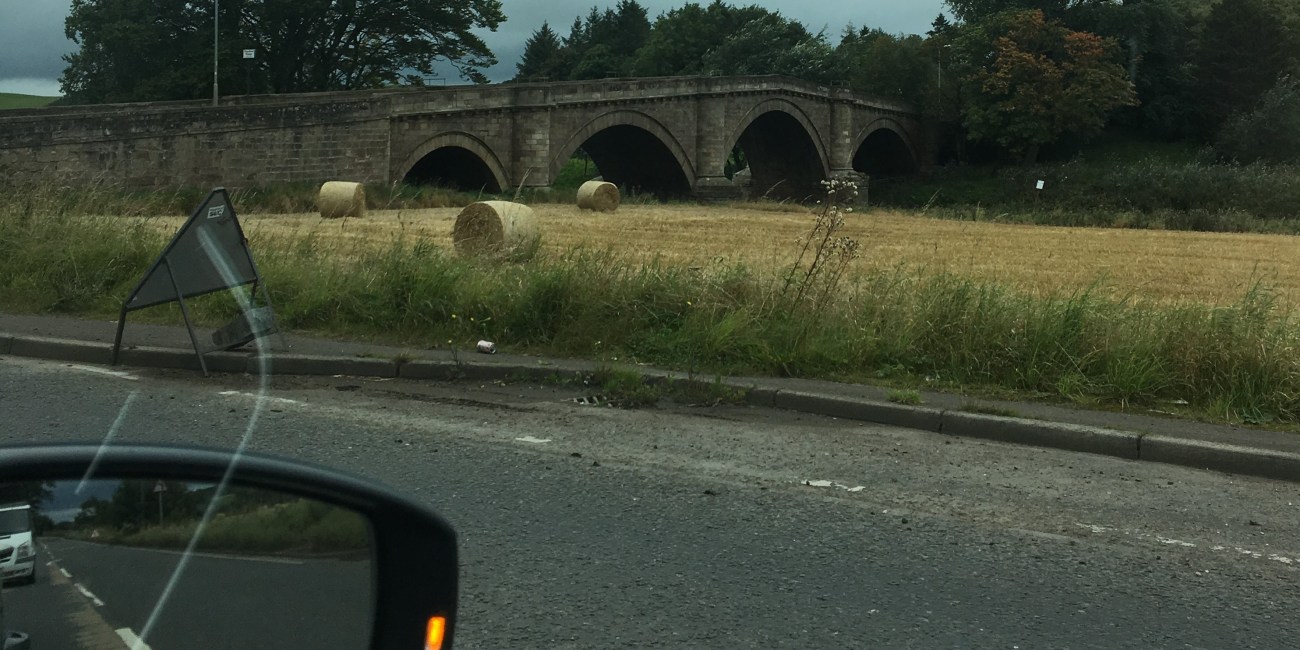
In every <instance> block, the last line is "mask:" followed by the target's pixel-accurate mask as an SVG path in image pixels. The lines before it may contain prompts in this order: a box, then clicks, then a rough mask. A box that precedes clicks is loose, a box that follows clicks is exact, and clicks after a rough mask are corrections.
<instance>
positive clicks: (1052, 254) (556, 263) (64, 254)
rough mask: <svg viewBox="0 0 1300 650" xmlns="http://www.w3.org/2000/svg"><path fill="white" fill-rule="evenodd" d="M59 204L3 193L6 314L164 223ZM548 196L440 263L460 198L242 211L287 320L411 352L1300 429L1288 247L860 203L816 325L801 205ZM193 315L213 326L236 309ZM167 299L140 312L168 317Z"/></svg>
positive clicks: (111, 259)
mask: <svg viewBox="0 0 1300 650" xmlns="http://www.w3.org/2000/svg"><path fill="white" fill-rule="evenodd" d="M58 194H59V193H58V192H56V191H46V192H44V193H40V192H35V193H33V192H27V193H15V192H9V193H5V194H3V198H0V246H3V247H4V250H5V251H6V255H5V256H4V257H2V258H0V307H3V308H4V309H6V310H11V311H31V312H55V313H70V314H79V315H87V316H98V317H104V316H107V317H112V315H113V314H116V312H117V309H118V308H119V307H120V301H121V299H122V296H124V295H125V293H126V292H127V291H128V290H129V289H130V287H131V286H132V285H133V284H134V283H135V282H136V281H137V280H138V279H139V277H140V274H141V273H142V272H143V271H144V269H145V268H146V267H147V266H148V264H149V263H150V262H152V260H153V258H154V256H156V255H157V253H158V251H159V250H161V248H162V246H163V245H164V244H165V242H166V240H167V238H168V237H169V236H170V234H171V232H173V231H174V229H175V227H176V226H177V225H178V224H179V221H180V220H179V219H177V218H175V217H172V218H167V219H164V218H158V217H146V216H139V215H141V214H142V212H141V210H139V209H137V210H134V211H128V214H134V215H136V216H127V217H105V216H84V215H86V214H88V213H91V214H98V213H100V212H96V210H101V209H100V208H98V207H96V208H95V210H92V209H91V208H92V207H94V206H98V205H100V204H99V203H97V202H96V201H95V200H94V197H89V198H87V199H86V202H85V204H78V205H74V206H69V203H68V201H69V200H68V199H67V197H64V196H58ZM115 196H117V195H116V194H111V193H110V194H108V195H107V199H106V201H108V202H111V200H116V199H114V198H113V197H115ZM552 209H553V210H555V212H545V211H543V212H542V213H541V217H542V218H543V219H544V223H546V224H547V225H546V228H547V231H546V235H545V240H544V241H545V243H544V246H543V249H542V250H541V251H539V252H538V255H537V257H536V258H535V259H533V260H531V261H529V262H526V263H505V262H499V261H498V262H493V263H484V262H475V261H472V260H464V259H460V258H458V257H456V256H455V255H453V254H451V253H450V230H451V229H450V218H454V211H450V212H452V215H451V216H450V217H448V216H445V215H443V214H442V213H435V214H432V215H428V214H403V215H394V214H391V213H390V214H388V215H386V216H385V215H381V216H378V217H374V218H367V219H364V220H344V221H346V223H323V222H321V221H320V220H319V218H316V219H311V218H309V217H282V216H267V217H263V218H259V217H257V216H246V218H245V221H246V224H245V225H246V227H247V228H248V230H249V232H250V237H252V239H253V250H254V254H255V255H256V256H257V258H258V262H259V265H260V266H261V267H262V270H263V272H264V274H265V275H266V277H267V279H268V282H269V285H270V287H271V290H272V291H273V292H274V300H275V303H276V306H277V309H278V311H279V316H280V318H281V321H282V323H283V324H284V325H285V326H286V327H288V328H290V329H293V330H297V331H302V332H308V333H320V334H326V335H331V336H342V337H347V336H364V337H366V338H367V339H369V340H376V341H380V340H388V341H391V342H394V343H400V344H404V345H420V346H422V347H441V346H443V345H446V343H447V341H454V342H456V343H457V344H459V345H462V346H464V345H472V344H473V342H475V341H477V340H479V339H487V340H492V341H495V342H496V343H497V344H498V345H499V346H500V347H501V348H502V349H504V350H509V351H519V352H530V353H539V354H552V355H560V356H573V357H580V358H596V359H604V358H612V357H617V358H620V359H622V360H623V361H624V362H643V363H651V364H655V365H658V366H665V367H669V368H678V369H687V370H691V371H692V372H698V373H702V374H705V375H706V376H712V375H717V374H755V375H787V376H799V377H822V378H836V379H845V380H865V381H870V380H872V379H873V378H879V376H880V375H879V373H881V372H885V373H886V376H885V377H884V379H886V380H889V379H908V380H909V381H911V382H912V383H914V384H915V385H926V386H934V387H937V388H942V387H958V386H967V387H969V386H987V387H997V388H1003V389H1007V390H1012V391H1020V392H1022V393H1024V394H1046V395H1054V396H1058V397H1059V398H1062V399H1068V400H1073V401H1076V402H1080V403H1101V404H1108V405H1120V406H1139V407H1141V406H1143V405H1147V404H1159V403H1163V402H1164V401H1168V400H1185V401H1187V402H1189V407H1191V408H1192V409H1193V410H1195V411H1196V412H1198V413H1201V414H1203V415H1205V416H1206V417H1212V418H1216V419H1220V420H1229V421H1247V420H1249V421H1259V422H1269V421H1273V422H1278V423H1295V422H1297V421H1298V420H1300V398H1297V397H1296V396H1297V395H1300V356H1298V355H1297V353H1296V350H1297V349H1300V327H1297V323H1296V322H1295V314H1294V311H1293V304H1294V303H1293V298H1294V296H1296V295H1297V293H1296V292H1297V289H1298V288H1300V269H1297V268H1296V265H1295V264H1294V263H1292V261H1291V258H1292V257H1293V256H1292V251H1293V250H1294V243H1293V241H1292V240H1291V239H1290V238H1287V237H1279V238H1271V237H1269V236H1264V235H1249V236H1227V235H1214V234H1209V233H1169V232H1134V231H1120V230H1073V229H1059V228H1053V229H1045V228H1036V227H1024V226H1010V225H1000V224H958V223H954V222H944V221H935V220H926V219H921V218H917V217H914V216H895V215H890V214H886V213H871V214H866V215H863V214H860V213H854V214H853V215H852V216H851V217H849V218H846V219H845V223H844V226H843V233H844V236H848V237H852V238H853V239H855V240H857V241H859V242H860V244H861V248H860V255H859V256H858V258H857V259H854V260H852V261H851V262H850V263H848V265H847V266H845V267H844V268H843V269H842V270H840V271H837V273H839V280H837V284H836V285H835V286H834V288H833V290H832V291H830V292H829V295H830V296H832V298H830V299H827V300H825V301H824V302H823V303H822V307H821V308H820V309H821V311H820V312H819V313H818V315H817V317H816V319H814V322H813V324H812V325H810V324H809V320H810V319H809V318H808V307H807V304H806V296H807V292H805V297H804V298H799V296H798V292H791V291H787V290H785V286H786V281H787V279H788V278H789V274H788V271H789V269H791V268H792V267H791V266H790V265H791V264H792V263H793V262H794V260H796V259H797V255H798V250H799V249H798V248H796V247H795V246H794V245H793V243H792V242H795V241H802V240H801V239H800V238H801V237H803V236H806V235H807V233H808V232H809V231H810V230H811V229H813V228H814V224H815V221H816V219H817V217H816V216H814V215H813V214H811V213H808V212H804V213H803V214H798V213H774V212H764V211H741V210H738V209H735V208H732V207H728V206H680V205H679V206H650V207H647V208H645V209H644V211H643V212H637V211H636V210H635V208H628V207H625V208H624V209H622V210H621V211H620V214H619V216H618V217H617V218H611V217H608V216H601V217H582V216H580V215H579V214H578V212H577V209H576V208H572V206H557V207H554V208H552ZM542 210H546V208H542ZM245 214H247V213H245ZM582 219H592V221H581V220H582ZM597 219H598V220H599V221H596V220H597ZM741 226H745V227H744V228H742V227H741ZM444 227H445V228H444ZM444 229H445V232H444ZM582 230H586V234H585V235H584V236H579V235H578V234H575V233H577V232H578V231H582ZM726 233H731V234H733V235H734V237H731V236H724V235H725V234H726ZM602 237H605V239H601V238H602ZM1148 238H1149V239H1148ZM773 242H780V243H779V244H774V243H773ZM737 246H739V247H744V246H748V247H749V249H748V254H747V255H746V254H745V251H744V250H741V249H738V248H734V247H737ZM728 247H733V248H728ZM1144 247H1146V248H1144ZM1161 250H1163V251H1164V252H1165V253H1167V254H1166V255H1164V256H1163V257H1162V256H1159V255H1156V253H1158V252H1159V251H1161ZM1143 251H1150V253H1149V254H1147V253H1144V252H1143ZM936 258H940V259H942V261H941V262H936V261H935V259H936ZM1274 258H1276V259H1274ZM805 259H807V258H805ZM1261 259H1262V260H1264V262H1260V261H1259V260H1261ZM1264 263H1267V264H1271V265H1272V266H1268V267H1266V269H1261V268H1260V265H1261V264H1264ZM1153 268H1154V269H1155V270H1152V269H1153ZM805 273H806V267H805ZM1130 276H1131V277H1130ZM1155 276H1159V277H1164V276H1169V277H1164V281H1163V283H1162V282H1160V281H1159V277H1155ZM825 277H830V276H825ZM1265 277H1267V278H1269V282H1267V283H1266V282H1263V281H1262V278H1265ZM801 300H803V301H805V304H799V303H800V301H801ZM194 308H195V311H196V314H197V316H198V318H199V319H200V320H201V321H203V322H205V323H208V324H213V325H219V324H221V323H223V322H225V321H226V320H228V318H229V317H230V315H231V313H232V311H233V308H234V301H233V300H231V299H229V297H227V296H212V297H209V299H205V300H200V301H196V304H195V305H194ZM169 309H170V310H172V311H168V310H169ZM174 310H175V308H174V307H168V308H159V309H157V310H150V311H148V312H141V317H143V318H145V319H155V320H163V321H166V322H173V323H174V322H179V314H178V313H174ZM597 344H599V347H597ZM925 378H941V379H936V380H934V381H930V382H926V381H925Z"/></svg>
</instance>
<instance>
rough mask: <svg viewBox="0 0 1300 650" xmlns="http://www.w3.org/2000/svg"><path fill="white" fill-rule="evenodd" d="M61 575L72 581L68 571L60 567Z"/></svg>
mask: <svg viewBox="0 0 1300 650" xmlns="http://www.w3.org/2000/svg"><path fill="white" fill-rule="evenodd" d="M59 573H62V574H63V577H65V578H68V579H69V580H70V579H72V574H71V573H68V570H67V569H65V568H63V567H59Z"/></svg>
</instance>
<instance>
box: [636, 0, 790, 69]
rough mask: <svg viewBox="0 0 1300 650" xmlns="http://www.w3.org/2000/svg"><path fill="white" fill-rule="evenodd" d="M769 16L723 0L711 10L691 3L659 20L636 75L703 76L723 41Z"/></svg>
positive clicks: (638, 60) (639, 59) (640, 53)
mask: <svg viewBox="0 0 1300 650" xmlns="http://www.w3.org/2000/svg"><path fill="white" fill-rule="evenodd" d="M768 13H769V12H768V10H766V9H763V8H761V7H755V6H750V7H732V6H731V5H728V4H726V3H725V2H722V0H714V1H713V2H712V3H710V4H709V5H708V6H707V7H704V6H701V5H700V4H698V3H694V2H690V3H687V4H685V5H683V6H681V7H679V8H677V9H672V10H670V11H668V12H667V13H665V14H663V15H661V16H659V19H658V20H656V21H655V23H654V26H653V27H652V28H651V30H650V37H649V39H648V40H647V41H646V44H645V46H644V47H642V48H641V49H640V51H638V52H637V57H636V66H635V70H636V74H638V75H643V76H647V77H665V76H671V75H690V74H703V73H704V72H705V68H706V65H705V62H704V59H705V57H706V56H707V55H708V54H709V52H710V51H712V50H713V49H714V48H716V47H718V46H719V41H720V40H723V39H724V38H726V37H727V36H729V35H732V34H735V33H736V32H738V31H739V30H740V29H741V28H742V27H743V26H744V25H746V24H747V23H749V22H750V21H753V20H756V19H758V18H761V17H763V16H765V15H767V14H768Z"/></svg>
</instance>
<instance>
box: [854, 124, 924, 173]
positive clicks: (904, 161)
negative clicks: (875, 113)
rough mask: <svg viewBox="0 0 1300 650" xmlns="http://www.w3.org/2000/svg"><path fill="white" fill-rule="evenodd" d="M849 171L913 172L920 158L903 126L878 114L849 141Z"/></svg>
mask: <svg viewBox="0 0 1300 650" xmlns="http://www.w3.org/2000/svg"><path fill="white" fill-rule="evenodd" d="M853 152H854V153H853V170H854V171H857V172H862V173H864V174H867V175H869V176H897V175H902V174H911V173H914V172H916V171H917V169H918V167H919V161H920V157H919V156H918V154H917V151H916V145H914V144H913V143H912V138H911V136H910V135H909V134H908V132H907V129H906V128H905V127H904V126H903V125H902V124H901V123H900V122H898V121H897V120H894V119H892V118H888V117H882V118H879V119H877V120H875V121H874V122H872V123H870V124H868V125H867V127H866V128H864V129H862V131H861V132H860V133H858V136H857V137H856V138H854V140H853Z"/></svg>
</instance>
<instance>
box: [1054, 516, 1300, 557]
mask: <svg viewBox="0 0 1300 650" xmlns="http://www.w3.org/2000/svg"><path fill="white" fill-rule="evenodd" d="M1075 525H1076V526H1078V527H1080V528H1086V529H1088V530H1090V531H1092V532H1093V533H1096V534H1102V533H1111V532H1118V533H1120V534H1122V535H1124V536H1126V537H1132V538H1135V539H1142V540H1154V541H1156V542H1158V543H1160V544H1164V545H1166V546H1181V547H1183V548H1197V545H1196V544H1195V543H1193V542H1187V541H1184V540H1181V539H1174V538H1172V537H1163V536H1161V535H1151V534H1148V533H1138V532H1134V531H1131V530H1117V529H1115V528H1111V527H1109V526H1097V525H1093V524H1078V523H1076V524H1075ZM1206 548H1208V549H1209V550H1211V551H1213V552H1215V553H1236V554H1237V555H1240V556H1242V557H1248V558H1251V559H1253V560H1264V559H1267V560H1269V561H1271V562H1277V563H1279V564H1285V565H1287V566H1297V565H1300V558H1295V557H1287V556H1285V555H1281V554H1278V553H1269V554H1265V553H1261V552H1260V551H1253V550H1251V549H1248V548H1242V547H1240V546H1224V545H1222V544H1215V545H1213V546H1209V547H1206Z"/></svg>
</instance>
